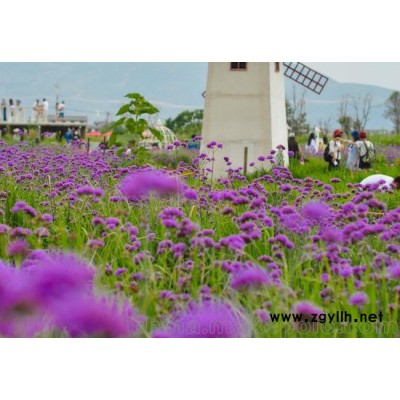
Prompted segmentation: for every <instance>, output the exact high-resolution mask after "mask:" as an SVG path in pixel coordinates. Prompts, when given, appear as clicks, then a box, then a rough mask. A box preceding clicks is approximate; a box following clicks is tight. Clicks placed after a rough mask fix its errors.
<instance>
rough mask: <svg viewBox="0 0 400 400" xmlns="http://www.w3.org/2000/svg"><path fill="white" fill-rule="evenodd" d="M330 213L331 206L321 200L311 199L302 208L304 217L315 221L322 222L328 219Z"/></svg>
mask: <svg viewBox="0 0 400 400" xmlns="http://www.w3.org/2000/svg"><path fill="white" fill-rule="evenodd" d="M330 213H331V209H330V207H329V206H328V205H326V204H325V203H323V202H321V201H310V202H308V203H306V204H305V205H304V206H303V207H302V209H301V215H302V216H303V218H305V219H307V220H310V221H314V222H321V221H322V220H324V219H326V218H327V217H328V216H329V215H330Z"/></svg>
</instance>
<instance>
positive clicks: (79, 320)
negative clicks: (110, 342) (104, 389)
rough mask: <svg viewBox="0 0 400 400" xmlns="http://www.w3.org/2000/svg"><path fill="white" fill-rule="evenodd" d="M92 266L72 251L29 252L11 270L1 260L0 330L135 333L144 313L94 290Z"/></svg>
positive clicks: (34, 333) (26, 333)
mask: <svg viewBox="0 0 400 400" xmlns="http://www.w3.org/2000/svg"><path fill="white" fill-rule="evenodd" d="M94 275H95V269H94V268H93V267H90V266H88V265H87V264H86V263H84V262H83V261H82V260H80V259H79V258H77V257H76V256H74V255H71V254H51V253H46V252H44V251H34V252H32V253H30V254H29V256H28V258H27V259H26V260H25V261H24V262H23V264H22V268H21V269H20V270H16V269H14V268H12V267H11V266H8V265H5V264H0V334H1V335H2V336H9V337H31V336H38V335H41V334H47V333H48V332H57V333H58V334H59V335H68V336H71V337H86V336H101V337H128V336H132V335H136V334H137V333H138V331H139V328H140V325H141V324H142V323H143V322H144V320H143V317H141V316H139V315H137V313H136V311H135V309H134V308H133V307H132V306H131V305H130V304H129V303H128V302H127V301H126V300H122V301H119V300H118V299H117V298H112V297H104V296H96V295H95V294H94V287H93V283H94Z"/></svg>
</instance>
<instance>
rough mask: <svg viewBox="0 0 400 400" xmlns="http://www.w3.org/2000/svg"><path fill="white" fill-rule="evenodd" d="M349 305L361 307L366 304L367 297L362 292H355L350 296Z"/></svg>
mask: <svg viewBox="0 0 400 400" xmlns="http://www.w3.org/2000/svg"><path fill="white" fill-rule="evenodd" d="M349 303H350V304H351V305H352V306H362V305H364V304H366V303H368V296H367V295H366V294H365V293H364V292H357V293H354V294H352V295H351V297H350V299H349Z"/></svg>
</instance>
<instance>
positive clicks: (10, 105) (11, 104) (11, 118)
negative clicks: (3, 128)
mask: <svg viewBox="0 0 400 400" xmlns="http://www.w3.org/2000/svg"><path fill="white" fill-rule="evenodd" d="M8 106H9V110H10V122H15V121H14V116H15V104H14V100H13V99H10V100H9V102H8Z"/></svg>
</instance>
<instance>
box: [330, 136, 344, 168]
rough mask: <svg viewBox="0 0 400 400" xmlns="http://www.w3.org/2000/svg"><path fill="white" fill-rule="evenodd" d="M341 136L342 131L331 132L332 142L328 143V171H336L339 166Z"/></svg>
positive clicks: (341, 148)
mask: <svg viewBox="0 0 400 400" xmlns="http://www.w3.org/2000/svg"><path fill="white" fill-rule="evenodd" d="M342 136H343V131H342V130H340V129H336V130H335V131H334V132H333V140H331V141H330V142H329V155H330V156H331V160H330V161H329V165H328V170H329V171H331V170H333V169H338V168H339V166H340V161H341V160H342V151H343V145H342V143H341V138H342Z"/></svg>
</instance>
